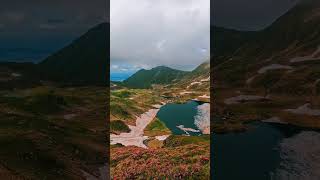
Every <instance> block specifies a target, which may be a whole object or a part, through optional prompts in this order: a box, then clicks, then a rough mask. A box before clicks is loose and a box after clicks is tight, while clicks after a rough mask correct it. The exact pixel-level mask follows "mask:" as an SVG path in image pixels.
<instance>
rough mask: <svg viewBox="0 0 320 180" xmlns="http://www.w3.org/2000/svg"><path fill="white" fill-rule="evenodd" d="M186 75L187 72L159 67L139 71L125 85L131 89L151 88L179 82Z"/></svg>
mask: <svg viewBox="0 0 320 180" xmlns="http://www.w3.org/2000/svg"><path fill="white" fill-rule="evenodd" d="M186 74H187V72H185V71H180V70H176V69H172V68H169V67H165V66H158V67H155V68H152V69H150V70H145V69H141V70H139V71H138V72H136V73H135V74H133V75H132V76H131V77H129V78H128V79H127V80H125V81H124V82H123V84H124V85H125V86H127V87H130V88H150V87H151V85H152V84H169V83H172V82H174V81H178V80H179V79H181V78H182V77H183V76H184V75H186Z"/></svg>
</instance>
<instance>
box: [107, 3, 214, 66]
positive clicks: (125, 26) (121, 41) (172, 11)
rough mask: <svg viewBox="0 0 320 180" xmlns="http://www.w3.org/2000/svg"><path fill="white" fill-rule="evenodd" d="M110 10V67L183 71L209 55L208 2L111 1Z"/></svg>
mask: <svg viewBox="0 0 320 180" xmlns="http://www.w3.org/2000/svg"><path fill="white" fill-rule="evenodd" d="M110 10H111V11H110V23H111V28H110V30H111V34H110V35H111V47H110V48H111V64H127V65H129V64H130V65H131V66H132V67H133V66H139V67H142V66H147V67H148V68H150V67H154V66H157V65H167V66H171V67H174V68H180V69H185V67H195V66H197V65H199V64H200V63H202V62H203V61H204V60H205V59H206V57H208V55H209V48H210V47H209V46H210V45H209V44H210V0H135V1H132V0H111V6H110ZM202 49H206V50H207V51H206V52H204V51H202Z"/></svg>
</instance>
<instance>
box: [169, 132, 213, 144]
mask: <svg viewBox="0 0 320 180" xmlns="http://www.w3.org/2000/svg"><path fill="white" fill-rule="evenodd" d="M188 144H207V145H208V146H209V145H210V135H202V136H180V135H171V136H169V137H168V138H167V139H166V140H165V141H164V146H165V147H179V146H184V145H188Z"/></svg>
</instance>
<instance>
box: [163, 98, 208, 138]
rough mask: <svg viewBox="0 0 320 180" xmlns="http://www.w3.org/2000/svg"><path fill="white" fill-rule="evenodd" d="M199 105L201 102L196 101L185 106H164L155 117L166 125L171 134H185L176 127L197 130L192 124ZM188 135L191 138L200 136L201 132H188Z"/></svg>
mask: <svg viewBox="0 0 320 180" xmlns="http://www.w3.org/2000/svg"><path fill="white" fill-rule="evenodd" d="M201 104H202V103H201V102H196V101H188V102H187V103H185V104H166V105H164V106H163V107H161V109H160V111H159V112H158V114H157V117H158V118H159V119H160V120H161V121H162V122H164V123H165V124H166V126H167V127H168V128H169V129H170V130H171V132H172V133H173V134H175V135H182V134H186V132H185V131H183V130H181V129H179V128H178V127H177V126H180V125H183V126H184V128H192V129H194V130H198V128H197V126H196V125H195V124H194V119H195V118H194V117H195V116H196V115H197V107H198V106H199V105H201ZM188 133H189V134H190V135H193V136H197V135H201V132H190V131H188Z"/></svg>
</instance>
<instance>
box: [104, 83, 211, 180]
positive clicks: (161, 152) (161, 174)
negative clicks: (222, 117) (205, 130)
mask: <svg viewBox="0 0 320 180" xmlns="http://www.w3.org/2000/svg"><path fill="white" fill-rule="evenodd" d="M158 88H159V87H158ZM183 91H184V90H182V89H180V90H177V89H174V90H171V89H169V88H163V89H161V88H160V89H127V88H120V89H116V90H112V91H111V97H110V112H111V114H110V116H111V122H110V123H111V124H110V126H111V129H110V132H111V150H110V151H111V157H110V158H111V177H112V178H116V179H119V178H120V179H126V178H127V179H133V178H134V179H145V178H155V179H161V178H166V177H174V178H187V177H188V178H197V179H209V174H210V136H209V135H202V136H181V135H171V134H172V133H171V132H170V130H169V129H168V128H167V127H165V125H164V124H163V122H161V121H160V120H158V119H157V118H156V114H157V112H158V111H159V108H161V105H163V104H167V103H184V102H186V101H187V100H190V99H196V98H199V96H202V95H204V94H205V93H204V92H199V91H198V92H196V91H194V92H191V93H182V92H183ZM207 94H208V93H207ZM200 98H201V97H200ZM204 98H206V99H207V100H209V99H208V98H207V97H204ZM159 162H161V163H159ZM146 165H147V166H146Z"/></svg>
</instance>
